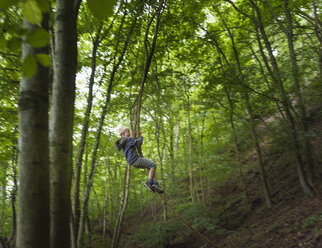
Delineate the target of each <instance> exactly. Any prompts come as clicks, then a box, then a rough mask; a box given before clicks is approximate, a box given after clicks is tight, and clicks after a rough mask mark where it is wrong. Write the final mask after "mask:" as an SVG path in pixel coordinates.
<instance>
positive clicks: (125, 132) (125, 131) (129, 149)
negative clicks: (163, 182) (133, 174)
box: [115, 127, 164, 194]
mask: <svg viewBox="0 0 322 248" xmlns="http://www.w3.org/2000/svg"><path fill="white" fill-rule="evenodd" d="M119 134H120V136H121V138H120V139H118V140H117V141H116V142H115V146H116V149H117V150H118V151H120V150H121V149H122V152H123V154H124V157H125V160H126V162H127V163H128V164H129V165H132V166H133V167H135V168H140V169H146V170H147V171H148V176H149V179H148V181H147V182H146V183H145V184H144V186H145V187H147V188H148V189H149V190H150V191H152V192H153V193H155V192H157V193H159V194H161V193H164V190H163V189H162V188H161V187H160V185H159V184H158V182H157V181H156V167H157V165H156V164H155V163H154V162H153V161H151V160H150V159H147V158H144V157H141V156H139V154H138V153H137V151H136V147H139V146H141V145H142V144H143V137H142V136H141V133H140V132H138V133H137V135H139V138H138V139H134V138H130V136H131V132H130V129H129V128H127V127H121V128H120V129H119Z"/></svg>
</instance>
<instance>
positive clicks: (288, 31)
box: [265, 0, 314, 186]
mask: <svg viewBox="0 0 322 248" xmlns="http://www.w3.org/2000/svg"><path fill="white" fill-rule="evenodd" d="M283 1H284V12H285V16H286V20H287V26H285V25H284V24H283V23H282V21H280V20H279V19H278V17H277V16H276V14H275V12H274V10H273V9H272V7H271V6H270V4H269V2H268V1H267V0H265V2H266V5H267V6H268V7H269V10H270V12H271V14H272V16H273V17H274V18H275V20H276V22H277V23H278V24H279V26H280V28H281V29H282V30H283V32H284V34H285V36H286V38H287V42H288V49H289V53H290V60H291V67H292V76H293V81H294V89H295V94H296V97H297V99H298V106H299V110H300V119H299V121H300V123H301V125H300V129H301V131H303V133H307V131H308V123H307V114H306V107H305V103H304V101H303V97H302V92H301V86H300V77H299V68H298V65H297V58H296V53H295V49H294V42H293V37H294V34H293V23H292V16H291V12H290V9H289V5H288V4H289V1H288V0H283ZM304 155H305V157H306V162H307V165H308V166H307V167H308V169H307V173H306V175H307V180H308V182H309V183H310V185H311V186H312V185H313V174H314V159H313V154H312V147H311V143H310V140H309V137H308V136H307V135H304Z"/></svg>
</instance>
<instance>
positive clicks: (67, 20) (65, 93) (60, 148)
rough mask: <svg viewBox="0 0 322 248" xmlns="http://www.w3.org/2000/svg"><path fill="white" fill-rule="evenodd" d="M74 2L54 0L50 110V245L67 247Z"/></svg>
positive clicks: (75, 43)
mask: <svg viewBox="0 0 322 248" xmlns="http://www.w3.org/2000/svg"><path fill="white" fill-rule="evenodd" d="M74 4H75V3H74V1H71V0H57V1H56V14H55V51H54V77H53V93H52V106H51V111H50V136H49V140H50V162H51V163H50V166H51V167H50V187H51V188H50V191H51V195H50V196H51V201H50V204H51V247H52V248H54V247H61V248H64V247H68V248H70V245H71V243H70V209H71V206H70V204H71V200H70V195H71V192H70V190H71V177H72V136H73V113H74V98H75V77H76V65H77V27H76V22H77V14H78V6H79V5H77V7H75V6H76V5H74Z"/></svg>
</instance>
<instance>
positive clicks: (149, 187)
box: [144, 181, 155, 193]
mask: <svg viewBox="0 0 322 248" xmlns="http://www.w3.org/2000/svg"><path fill="white" fill-rule="evenodd" d="M144 186H145V187H147V188H148V189H149V190H150V191H151V192H153V193H155V190H154V188H153V187H152V182H149V181H147V182H146V183H145V184H144Z"/></svg>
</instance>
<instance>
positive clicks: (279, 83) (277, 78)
mask: <svg viewBox="0 0 322 248" xmlns="http://www.w3.org/2000/svg"><path fill="white" fill-rule="evenodd" d="M226 1H227V2H229V3H230V4H231V5H232V6H233V7H234V8H235V9H236V10H237V11H238V12H240V13H241V14H243V15H244V16H246V17H247V18H249V19H250V20H251V21H252V22H253V23H254V26H255V28H256V31H257V30H259V31H260V34H261V38H262V39H263V41H264V44H265V48H266V50H267V52H268V54H269V59H270V63H271V66H272V69H270V70H269V73H270V76H271V77H272V79H273V82H274V83H275V85H276V87H277V89H278V90H279V93H280V95H281V103H282V105H283V108H284V111H285V114H286V120H287V121H288V123H289V129H290V132H289V133H290V134H289V135H290V141H291V145H292V148H293V150H294V153H295V157H296V160H297V163H296V167H297V174H298V177H299V181H300V185H301V187H302V189H303V191H304V193H305V194H307V195H310V194H311V192H312V189H311V187H310V186H309V184H308V183H307V180H306V176H305V173H304V163H303V159H302V156H301V151H300V144H299V139H298V135H297V129H296V123H295V119H294V117H293V115H292V113H291V109H292V105H291V103H290V101H289V99H288V96H287V94H286V91H285V88H284V85H283V80H282V78H281V73H280V70H279V67H278V64H277V61H276V59H275V56H274V54H273V49H272V46H271V44H270V41H269V39H268V37H267V34H266V31H265V28H264V25H263V22H262V16H261V11H260V8H259V7H258V5H257V3H256V2H255V1H254V0H249V2H250V3H251V5H252V8H253V11H254V12H255V13H256V16H255V15H254V17H251V16H249V15H248V14H246V13H245V12H243V11H242V10H240V9H239V8H238V7H237V6H236V5H235V4H234V3H233V2H232V1H231V0H226ZM257 36H258V34H257ZM261 54H264V51H261ZM263 58H266V56H264V57H263ZM268 68H270V67H268Z"/></svg>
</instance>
